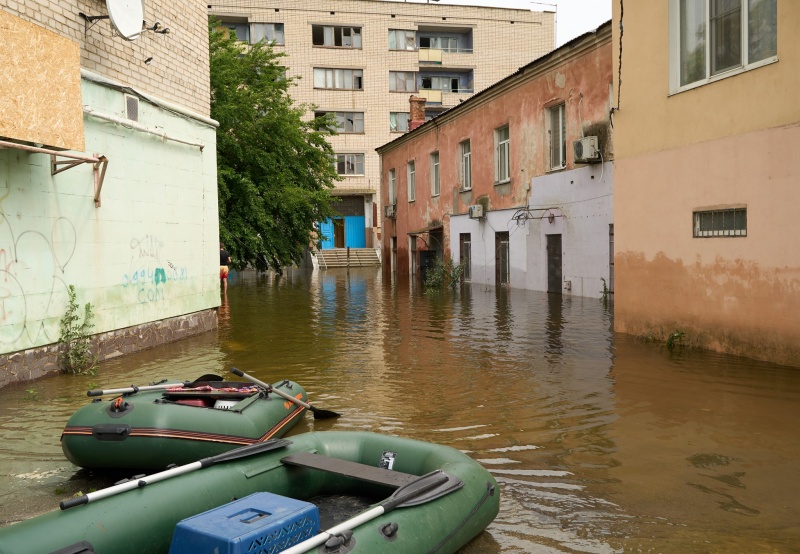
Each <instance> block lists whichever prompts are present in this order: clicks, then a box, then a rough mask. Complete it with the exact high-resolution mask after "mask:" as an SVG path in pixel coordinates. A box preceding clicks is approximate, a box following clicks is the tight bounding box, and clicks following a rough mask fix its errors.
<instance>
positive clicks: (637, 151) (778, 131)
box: [613, 0, 800, 365]
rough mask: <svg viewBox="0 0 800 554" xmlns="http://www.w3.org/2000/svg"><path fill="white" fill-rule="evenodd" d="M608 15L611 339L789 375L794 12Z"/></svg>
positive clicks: (710, 8)
mask: <svg viewBox="0 0 800 554" xmlns="http://www.w3.org/2000/svg"><path fill="white" fill-rule="evenodd" d="M621 4H622V3H621V2H619V1H615V2H614V21H615V23H614V25H613V29H614V33H615V36H614V40H613V44H614V47H615V50H614V60H615V64H616V65H617V66H618V68H619V71H620V72H619V74H616V75H615V82H614V105H615V108H618V111H615V113H614V116H613V122H614V144H615V166H616V167H615V177H614V178H615V184H614V195H615V197H614V214H615V220H616V222H615V223H616V237H615V238H616V243H615V249H616V258H615V266H616V287H615V296H616V298H615V328H616V330H617V331H622V332H625V333H631V334H634V335H643V336H652V337H654V338H657V339H659V340H663V339H665V338H667V337H668V336H669V335H671V334H673V333H675V332H676V331H677V332H678V335H677V336H679V337H680V336H682V337H683V341H684V342H685V343H686V342H688V343H689V344H692V345H697V346H702V347H706V348H710V349H714V350H719V351H723V352H729V353H733V354H737V355H742V356H748V357H752V358H758V359H763V360H770V361H774V362H778V363H782V364H788V365H800V286H799V285H798V283H800V249H798V248H797V246H796V243H795V240H796V239H795V233H794V230H797V229H798V223H797V221H798V219H797V207H798V206H800V188H798V175H800V156H798V155H797V153H796V152H795V151H794V148H795V147H797V146H798V145H800V103H798V101H797V90H798V89H799V88H800V48H798V36H800V33H799V32H798V31H800V29H799V28H798V27H799V26H800V3H798V2H796V1H793V0H749V1H745V0H734V1H731V2H726V3H725V10H724V11H716V10H721V5H722V3H714V2H708V3H707V2H706V1H705V0H680V1H679V0H669V1H666V2H636V3H629V2H626V4H625V9H624V15H623V11H622V9H621ZM718 4H719V5H718ZM620 17H623V18H624V20H623V21H622V22H621V23H622V25H620V21H619V20H620ZM620 28H622V29H624V33H623V35H622V37H620V31H619V29H620ZM620 39H621V44H622V47H621V49H620ZM615 73H616V71H615ZM620 83H621V87H622V88H621V90H620ZM680 333H684V335H680Z"/></svg>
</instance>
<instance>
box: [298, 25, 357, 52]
mask: <svg viewBox="0 0 800 554" xmlns="http://www.w3.org/2000/svg"><path fill="white" fill-rule="evenodd" d="M317 28H319V29H322V44H316V43H315V42H314V40H315V37H314V30H315V29H317ZM325 29H331V32H330V35H331V36H330V38H331V39H332V42H333V44H326V42H327V41H328V33H327V32H326V31H325ZM344 29H347V30H349V31H350V45H345V44H344V42H345V41H344V33H343V31H344ZM337 30H338V31H339V40H340V42H341V44H339V45H337V44H336V34H337V33H336V32H337ZM356 37H358V38H357V39H356ZM356 42H357V43H358V45H356ZM363 44H364V42H363V40H362V36H361V27H359V26H357V25H316V24H312V25H311V47H312V48H336V49H338V48H342V49H346V50H361V49H362V48H363Z"/></svg>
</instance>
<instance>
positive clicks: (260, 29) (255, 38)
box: [250, 23, 285, 46]
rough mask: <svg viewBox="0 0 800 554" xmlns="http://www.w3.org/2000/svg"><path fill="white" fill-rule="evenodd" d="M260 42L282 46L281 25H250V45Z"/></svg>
mask: <svg viewBox="0 0 800 554" xmlns="http://www.w3.org/2000/svg"><path fill="white" fill-rule="evenodd" d="M262 40H263V41H264V42H269V43H271V44H279V45H281V46H282V45H284V44H285V42H284V35H283V23H251V24H250V43H251V44H255V43H257V42H259V41H262Z"/></svg>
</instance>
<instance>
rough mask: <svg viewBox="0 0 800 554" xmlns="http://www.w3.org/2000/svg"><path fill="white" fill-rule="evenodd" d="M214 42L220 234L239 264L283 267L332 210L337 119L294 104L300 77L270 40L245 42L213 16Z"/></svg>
mask: <svg viewBox="0 0 800 554" xmlns="http://www.w3.org/2000/svg"><path fill="white" fill-rule="evenodd" d="M209 50H210V52H209V55H210V64H211V117H212V118H214V119H215V120H217V121H218V122H219V129H218V131H217V179H218V188H219V218H220V240H221V241H222V242H224V243H225V245H226V247H227V249H228V251H229V252H230V254H231V257H232V259H233V261H234V265H236V266H238V267H242V266H244V265H246V264H248V263H250V264H253V265H259V266H262V267H263V266H264V265H268V266H270V267H272V268H273V269H275V270H278V271H280V268H281V267H282V266H285V265H291V264H293V263H297V262H299V261H301V260H302V258H303V255H304V253H305V249H306V247H307V246H308V245H309V244H310V243H311V242H312V241H314V240H316V238H317V237H316V233H315V224H316V223H317V222H319V221H323V220H325V219H327V218H328V217H330V216H331V215H333V213H332V207H331V204H332V201H333V198H332V197H331V195H330V189H331V188H332V187H333V184H334V181H335V180H336V179H337V178H338V176H337V174H336V171H335V169H334V166H333V160H332V156H333V150H332V149H331V147H330V145H329V144H328V142H327V141H326V140H325V137H326V136H327V135H329V134H331V133H332V132H333V125H332V123H331V121H330V119H314V120H310V121H307V120H304V119H303V115H304V114H305V112H306V110H308V109H309V106H303V105H300V106H295V105H293V102H292V99H291V98H290V96H289V88H290V87H291V86H292V83H293V78H287V77H286V67H284V66H282V65H281V64H280V63H279V62H280V58H281V57H282V56H283V54H280V53H276V52H274V51H273V49H272V47H271V46H270V45H269V44H267V43H265V42H260V43H258V44H254V45H252V46H249V47H244V46H243V45H242V44H241V43H237V42H236V39H235V35H234V34H233V33H232V32H230V33H229V32H228V30H227V29H222V30H221V29H220V28H219V27H218V24H217V23H216V22H215V21H214V20H213V19H212V20H211V21H209Z"/></svg>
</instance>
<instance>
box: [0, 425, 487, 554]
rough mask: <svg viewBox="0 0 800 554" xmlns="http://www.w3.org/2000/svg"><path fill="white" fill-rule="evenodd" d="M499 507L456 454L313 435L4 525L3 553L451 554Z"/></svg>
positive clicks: (422, 445)
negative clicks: (246, 553) (279, 553)
mask: <svg viewBox="0 0 800 554" xmlns="http://www.w3.org/2000/svg"><path fill="white" fill-rule="evenodd" d="M232 499H233V500H232ZM499 503H500V491H499V488H498V485H497V482H496V481H495V480H494V478H493V477H492V476H491V475H490V474H489V472H488V471H487V470H486V469H485V468H483V467H482V466H481V465H480V464H479V463H477V462H476V461H474V460H472V459H471V458H470V457H469V456H467V455H466V454H464V453H462V452H460V451H458V450H455V449H453V448H450V447H447V446H441V445H436V444H431V443H426V442H421V441H416V440H410V439H405V438H399V437H393V436H386V435H380V434H375V433H368V432H351V431H345V432H337V431H328V432H312V433H304V434H300V435H295V436H292V437H291V438H290V439H272V440H270V441H266V442H264V443H261V444H256V445H250V446H245V447H242V448H239V449H235V450H231V451H229V452H226V453H223V454H220V455H217V456H213V457H209V458H204V459H202V460H199V461H196V462H193V463H191V464H187V465H184V466H179V467H176V468H171V469H168V470H165V471H162V472H160V473H156V474H153V475H150V476H147V477H134V478H133V479H132V480H131V481H128V482H123V483H118V484H116V485H114V486H113V487H110V488H108V489H102V490H99V491H95V492H91V493H88V494H87V495H84V496H80V497H76V498H72V499H69V500H67V501H64V502H62V503H61V510H58V511H54V512H50V513H47V514H44V515H42V516H39V517H36V518H33V519H30V520H27V521H24V522H21V523H17V524H15V525H11V526H9V527H5V528H2V529H0V553H3V554H27V553H30V554H34V553H35V554H46V553H59V554H66V553H72V554H78V553H84V554H88V553H96V554H159V553H164V554H167V553H169V554H187V553H192V554H204V553H209V554H210V553H212V552H213V553H222V552H225V553H229V554H237V553H239V552H241V553H244V552H248V553H251V552H252V553H273V552H285V553H287V554H298V553H300V552H313V553H315V554H322V553H325V554H346V553H353V554H378V553H380V554H393V553H407V554H420V553H425V552H430V553H434V552H435V553H448V552H456V551H457V550H458V549H460V548H461V547H462V546H464V545H465V544H466V543H468V542H469V541H470V540H471V539H473V538H474V537H475V536H476V535H478V534H479V533H481V532H482V531H483V530H484V529H485V528H486V527H487V526H488V525H489V523H491V522H492V520H493V519H494V518H495V516H496V515H497V512H498V509H499Z"/></svg>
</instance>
